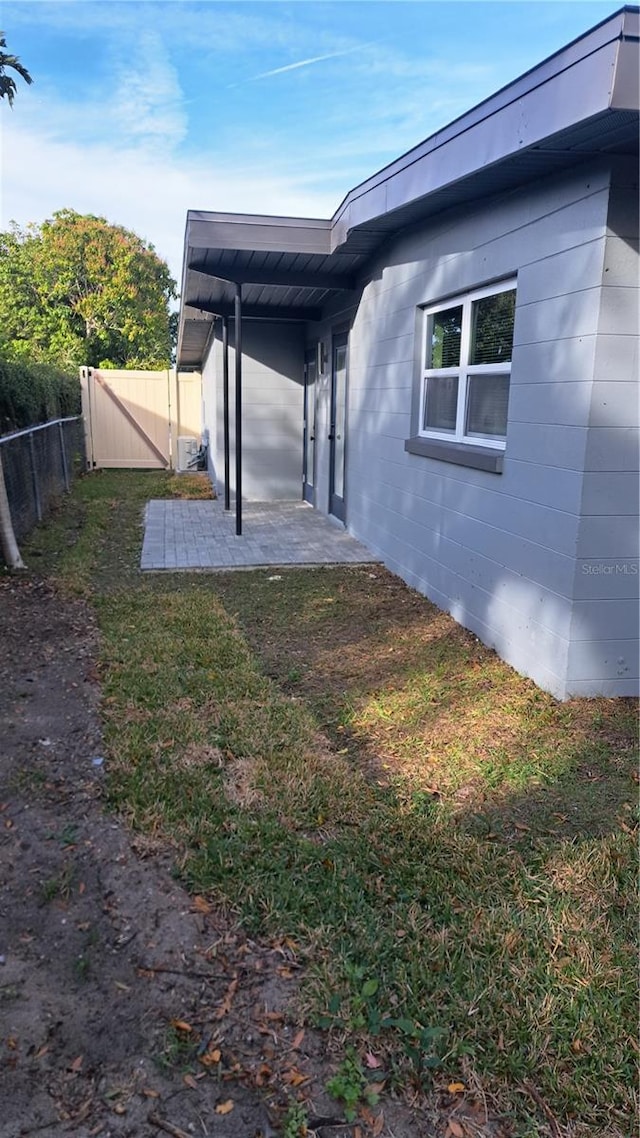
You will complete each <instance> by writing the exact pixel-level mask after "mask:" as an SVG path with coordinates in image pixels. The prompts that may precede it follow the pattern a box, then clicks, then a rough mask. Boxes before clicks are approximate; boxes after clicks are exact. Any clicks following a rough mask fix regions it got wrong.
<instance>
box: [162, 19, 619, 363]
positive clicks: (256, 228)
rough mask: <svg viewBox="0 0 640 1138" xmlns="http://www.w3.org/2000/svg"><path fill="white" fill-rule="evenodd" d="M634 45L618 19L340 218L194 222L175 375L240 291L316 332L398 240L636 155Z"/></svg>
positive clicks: (412, 155) (433, 140) (438, 137)
mask: <svg viewBox="0 0 640 1138" xmlns="http://www.w3.org/2000/svg"><path fill="white" fill-rule="evenodd" d="M639 39H640V9H639V8H637V7H626V8H623V9H621V10H620V11H619V12H616V13H615V14H614V15H613V16H611V17H609V19H607V20H604V21H603V22H602V23H600V24H598V25H597V26H596V27H595V28H593V29H591V31H589V32H587V33H586V34H585V35H584V36H581V37H580V38H579V39H577V40H575V41H573V43H571V44H569V45H568V46H567V47H565V48H563V49H562V50H561V51H559V52H556V54H555V55H553V56H551V57H550V58H549V59H547V60H545V61H544V62H543V63H541V64H540V65H539V66H537V67H535V68H533V69H532V70H531V71H528V72H527V73H526V74H525V75H523V76H521V77H520V78H519V79H517V80H515V82H513V83H510V84H509V85H508V86H506V87H504V88H503V89H502V90H500V91H498V92H497V93H496V94H495V95H492V96H491V97H490V98H489V99H486V100H485V101H484V102H482V103H480V104H479V105H478V106H477V107H475V108H473V110H471V111H469V112H467V114H465V115H463V116H461V117H460V118H459V119H456V121H455V122H453V123H451V124H450V125H449V126H447V127H445V128H444V129H443V130H441V131H438V132H436V134H434V135H432V136H431V137H430V138H428V139H426V140H425V141H424V142H422V143H420V144H419V145H418V146H416V147H414V148H413V149H412V150H410V151H409V152H408V153H407V154H404V155H403V156H402V157H400V158H398V159H397V160H396V161H394V162H392V163H391V164H390V165H388V166H385V167H384V168H383V169H382V170H380V171H378V172H377V173H376V174H374V175H373V176H372V177H371V178H368V179H367V180H366V181H365V182H363V183H361V184H360V185H359V186H356V187H355V188H354V189H353V190H351V191H350V192H349V193H348V194H347V196H346V197H345V198H344V200H343V201H342V203H341V204H340V206H339V207H338V209H337V210H336V212H335V214H334V215H333V217H332V218H331V219H326V220H324V219H315V220H314V219H306V218H292V217H265V216H258V215H248V214H223V213H210V212H206V211H205V212H200V211H189V213H188V215H187V226H186V233H185V251H184V264H183V280H182V298H183V299H182V305H181V309H180V328H179V337H178V362H179V364H180V366H198V365H199V364H200V363H201V362H202V359H203V355H204V353H205V350H206V344H207V340H208V335H209V333H210V327H206V325H210V322H211V318H212V317H213V316H215V315H219V316H229V315H232V314H233V303H234V296H235V289H236V283H240V284H242V286H243V290H242V291H243V317H244V316H246V317H247V318H248V319H249V318H250V319H270V320H303V321H307V320H314V319H318V318H319V316H320V313H321V311H322V308H323V305H325V304H326V302H327V301H328V300H329V299H330V297H331V296H333V295H334V294H335V293H338V292H345V291H348V290H351V289H354V288H356V287H357V284H358V277H359V275H361V273H362V270H363V269H364V266H365V264H366V262H367V261H368V260H369V258H370V257H371V256H372V254H373V253H374V252H375V250H376V248H377V247H378V246H379V245H380V244H381V243H382V241H384V240H385V239H386V238H387V237H389V236H390V235H392V234H393V233H396V232H397V231H398V230H399V229H402V228H404V227H406V226H408V225H412V224H415V223H417V222H419V221H421V220H423V219H425V218H428V217H430V216H432V215H434V214H436V213H439V212H441V211H442V210H444V209H449V208H451V207H452V206H456V205H461V204H464V203H465V202H469V201H473V200H475V201H477V200H478V199H480V198H483V197H487V196H489V195H495V194H498V193H504V192H505V191H507V190H509V189H512V188H515V187H517V186H519V185H523V184H525V183H527V182H529V181H532V180H535V179H538V178H541V177H544V176H546V175H547V174H550V173H553V172H554V171H557V170H562V169H567V168H569V167H571V166H575V165H576V164H578V163H580V162H582V161H585V160H586V159H588V158H589V157H593V156H594V155H607V154H634V153H637V150H638V109H639V91H640V80H639V75H638V62H639V50H638V49H639ZM194 312H200V313H202V314H203V315H205V314H206V316H207V317H208V319H206V320H202V319H201V318H198V319H195V318H194V315H193V313H194ZM189 324H190V325H191V327H188V325H189Z"/></svg>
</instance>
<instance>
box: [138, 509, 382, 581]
mask: <svg viewBox="0 0 640 1138" xmlns="http://www.w3.org/2000/svg"><path fill="white" fill-rule="evenodd" d="M377 560H378V558H376V557H374V556H373V555H372V554H371V553H370V552H369V550H368V549H367V548H366V547H365V546H364V545H361V544H360V542H358V541H356V540H355V538H353V537H351V535H350V534H348V533H347V531H346V529H345V528H344V527H343V526H341V525H339V524H334V523H333V522H332V521H329V519H328V518H326V517H324V515H323V514H320V513H318V511H317V510H314V509H313V507H312V506H309V505H308V504H307V503H306V502H247V503H245V504H244V505H243V508H242V535H241V536H240V537H236V532H235V512H234V511H233V510H232V511H230V512H229V513H225V510H224V508H223V505H222V503H221V502H220V501H213V502H212V501H182V500H169V501H168V500H164V499H163V500H157V499H153V500H152V501H150V502H148V503H147V508H146V511H145V518H144V542H143V546H142V556H141V559H140V568H141V569H143V570H150V571H151V570H152V571H161V570H168V571H170V572H175V571H176V570H181V569H187V570H193V569H199V570H203V569H212V570H231V569H248V568H252V567H254V566H256V567H257V566H261V565H344V564H351V565H358V564H368V563H370V562H375V561H377Z"/></svg>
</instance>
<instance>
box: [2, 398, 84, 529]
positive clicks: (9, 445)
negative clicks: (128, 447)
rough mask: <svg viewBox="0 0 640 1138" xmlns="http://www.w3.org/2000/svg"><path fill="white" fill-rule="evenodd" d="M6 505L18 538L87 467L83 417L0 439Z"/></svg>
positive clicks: (57, 421) (44, 513)
mask: <svg viewBox="0 0 640 1138" xmlns="http://www.w3.org/2000/svg"><path fill="white" fill-rule="evenodd" d="M0 457H1V458H2V466H3V469H4V480H5V484H6V487H7V497H8V499H9V508H10V510H11V517H12V519H13V528H14V531H15V535H16V539H17V540H18V541H20V539H21V538H22V537H24V536H25V535H26V534H28V533H29V532H30V531H31V530H32V529H33V528H34V526H35V525H37V523H38V522H39V521H42V519H43V517H45V515H46V513H47V512H48V510H49V508H50V507H51V504H52V503H53V502H54V501H55V499H56V498H59V497H60V496H61V495H62V494H64V492H65V491H66V490H69V488H70V486H71V483H72V481H73V479H74V477H75V476H76V475H77V474H79V473H81V472H82V471H84V470H85V469H86V455H85V442H84V426H83V422H82V416H81V415H77V416H76V417H74V418H70V419H54V420H53V422H51V423H43V424H42V426H37V427H28V428H27V430H24V431H15V432H14V433H13V434H11V435H4V436H3V437H2V438H0Z"/></svg>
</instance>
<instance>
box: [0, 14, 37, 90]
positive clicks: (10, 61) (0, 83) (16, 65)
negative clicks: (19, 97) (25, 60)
mask: <svg viewBox="0 0 640 1138" xmlns="http://www.w3.org/2000/svg"><path fill="white" fill-rule="evenodd" d="M6 46H7V41H6V39H5V35H4V32H0V99H5V98H6V100H7V102H8V103H9V106H10V107H12V106H13V100H14V98H15V93H16V91H17V89H18V88H17V87H16V81H15V79H14V78H13V76H12V75H7V68H8V67H10V68H11V70H12V71H15V72H16V74H17V75H19V76H20V77H21V78H22V79H24V81H25V83H33V79H32V78H31V76H30V75H29V72H28V71H27V69H26V67H25V66H24V65H23V64H22V63H21V62H20V60H19V59H18V56H17V55H11V54H10V53H9V52H8V51H6V50H5V49H6Z"/></svg>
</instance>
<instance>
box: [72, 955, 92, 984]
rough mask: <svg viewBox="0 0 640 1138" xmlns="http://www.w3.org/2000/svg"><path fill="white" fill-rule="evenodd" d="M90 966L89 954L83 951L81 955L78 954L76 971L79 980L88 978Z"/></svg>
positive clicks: (75, 964) (75, 965)
mask: <svg viewBox="0 0 640 1138" xmlns="http://www.w3.org/2000/svg"><path fill="white" fill-rule="evenodd" d="M90 968H91V965H90V961H89V956H88V954H86V953H81V954H80V956H76V959H75V961H74V971H75V974H76V976H77V978H78V980H88V979H89V972H90Z"/></svg>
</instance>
